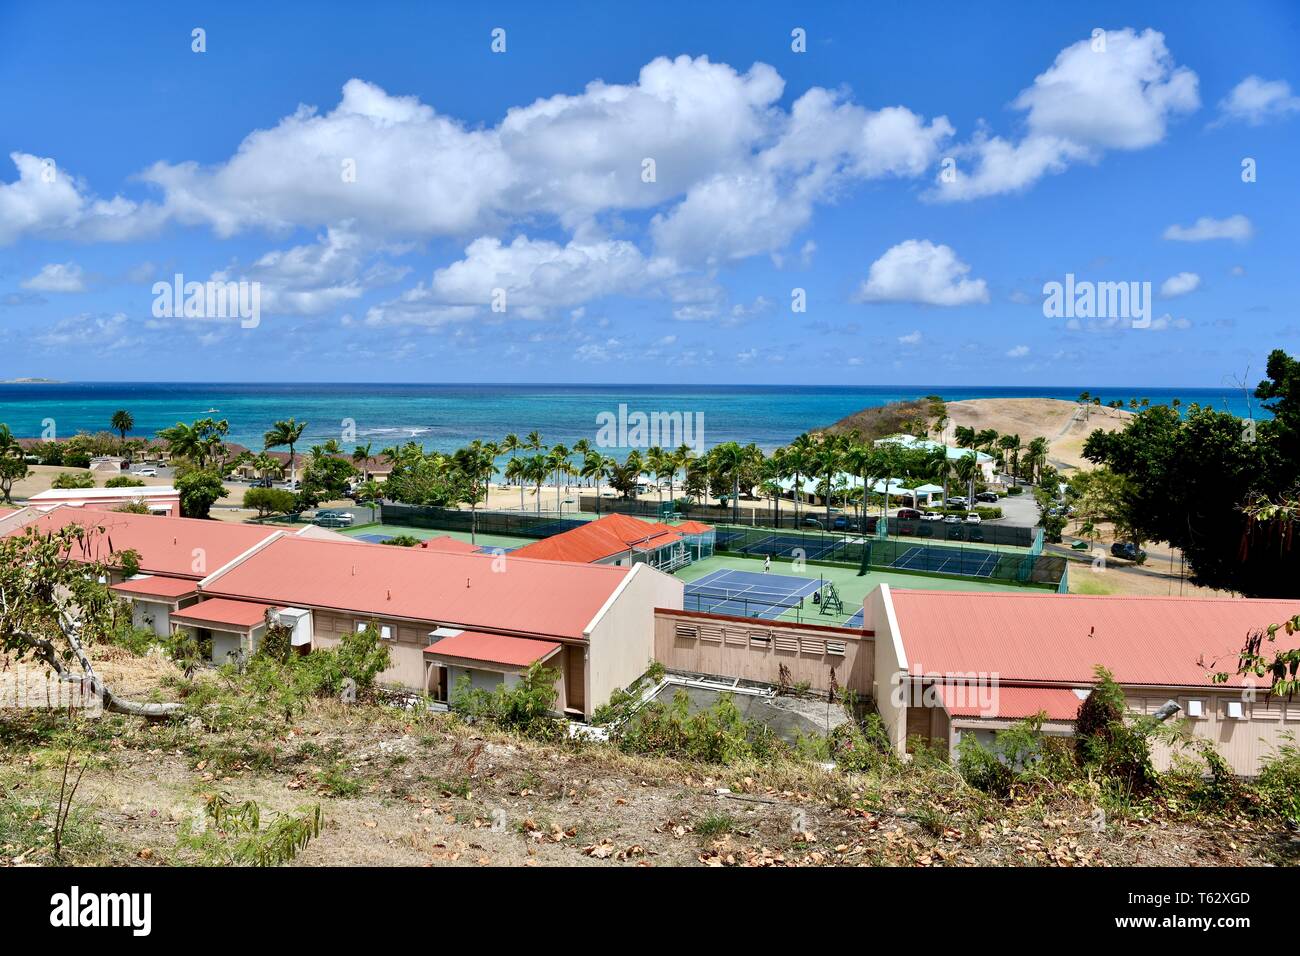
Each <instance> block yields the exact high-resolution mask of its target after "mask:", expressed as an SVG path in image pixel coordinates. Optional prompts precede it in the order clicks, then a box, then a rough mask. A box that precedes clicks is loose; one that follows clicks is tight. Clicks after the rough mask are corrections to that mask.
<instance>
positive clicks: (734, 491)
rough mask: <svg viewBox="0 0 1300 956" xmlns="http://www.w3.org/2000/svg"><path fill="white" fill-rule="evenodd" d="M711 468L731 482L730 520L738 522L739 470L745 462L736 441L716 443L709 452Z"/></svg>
mask: <svg viewBox="0 0 1300 956" xmlns="http://www.w3.org/2000/svg"><path fill="white" fill-rule="evenodd" d="M709 458H710V460H711V461H712V463H713V469H714V470H715V471H716V472H717V474H718V475H719V476H720V477H723V478H726V479H729V481H730V484H731V509H732V510H731V520H732V521H733V522H734V523H737V524H738V523H739V522H740V470H741V467H742V466H743V465H744V463H745V452H744V449H742V448H741V447H740V445H739V444H738V443H737V442H734V441H729V442H724V443H723V444H721V445H717V446H716V447H714V449H713V450H712V451H711V452H710V453H709Z"/></svg>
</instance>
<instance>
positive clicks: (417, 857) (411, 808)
mask: <svg viewBox="0 0 1300 956" xmlns="http://www.w3.org/2000/svg"><path fill="white" fill-rule="evenodd" d="M97 656H98V658H99V660H100V666H101V670H102V671H103V674H104V676H105V677H106V678H107V679H109V680H110V681H115V682H116V683H117V685H118V686H119V688H120V689H121V690H123V691H130V692H133V693H144V692H147V691H148V690H150V689H159V688H161V689H162V694H163V696H166V690H167V688H166V686H165V682H164V681H163V678H164V677H165V676H166V673H167V671H168V669H169V668H173V665H171V664H170V663H169V662H167V661H164V660H162V659H161V658H158V657H156V656H155V657H149V658H144V659H141V658H135V657H133V656H131V655H130V654H128V653H127V652H125V651H122V650H118V649H100V650H99V652H98V654H97ZM204 679H214V680H215V679H217V678H216V677H215V676H208V677H205V678H204ZM33 719H34V718H32V717H31V716H30V715H22V716H15V715H14V713H13V712H12V711H10V712H4V713H0V783H2V784H3V789H4V791H5V794H4V796H6V797H7V798H8V799H10V800H20V801H21V800H23V799H25V798H34V797H35V796H36V795H37V794H38V793H45V794H48V793H49V792H50V791H51V789H52V790H53V791H54V792H57V788H58V776H59V772H60V770H61V767H62V751H60V750H59V749H57V748H54V747H44V746H41V745H39V744H38V743H36V742H35V741H36V735H35V734H30V735H27V734H25V733H24V731H25V730H26V729H28V726H27V725H25V724H24V721H30V720H33ZM45 719H47V720H49V719H52V718H48V717H47V718H45ZM104 719H105V720H109V721H114V722H115V723H114V725H113V731H112V733H111V734H109V735H105V736H106V737H107V740H108V744H107V746H106V747H102V748H101V749H100V751H99V752H97V753H96V754H95V756H96V761H97V763H96V764H95V765H94V766H93V767H92V769H91V770H89V771H88V772H87V773H86V776H85V779H84V780H83V782H82V786H81V790H80V791H79V793H78V798H77V802H78V805H79V807H81V808H82V811H83V812H84V813H88V814H89V815H90V816H91V817H92V818H93V820H94V822H95V823H96V824H97V825H98V827H99V829H100V831H101V833H102V836H103V840H102V841H101V842H100V843H99V844H97V845H96V847H95V848H94V849H93V850H88V851H85V852H84V853H83V854H82V855H81V856H80V857H78V858H75V859H73V860H71V861H70V862H74V863H83V864H86V863H89V864H100V865H139V866H153V865H167V864H175V863H182V862H183V863H194V862H203V860H199V859H195V858H194V857H193V855H192V853H193V851H192V850H189V849H186V848H184V847H183V846H181V845H178V835H179V834H180V833H181V830H182V825H183V822H184V821H193V820H195V819H198V818H200V817H201V814H202V806H203V800H204V797H205V796H206V795H208V794H211V793H214V792H220V793H224V794H226V795H227V796H228V797H229V799H231V800H234V801H242V800H249V799H251V800H255V801H257V803H258V804H259V805H260V807H261V809H262V813H263V819H264V820H269V819H270V818H271V817H272V815H273V814H274V813H293V812H295V811H297V810H299V809H301V808H302V807H304V806H310V805H316V804H319V805H320V807H321V809H322V812H323V816H324V821H325V823H324V828H323V831H322V832H321V834H320V835H319V836H318V837H317V838H316V839H314V840H313V841H312V842H311V844H310V845H309V846H308V847H307V849H306V850H305V851H304V852H303V853H302V854H301V855H300V856H299V857H298V858H297V860H296V861H295V865H339V866H342V865H389V866H393V865H405V866H419V865H432V866H547V865H564V866H697V865H704V866H824V865H899V866H980V865H996V866H1001V865H1027V866H1131V865H1179V866H1202V865H1204V866H1208V865H1214V866H1256V865H1262V864H1263V865H1267V864H1270V863H1273V862H1287V861H1293V860H1294V857H1295V854H1296V851H1297V847H1296V846H1295V845H1294V844H1295V843H1296V841H1295V840H1293V839H1292V838H1291V837H1289V836H1288V835H1286V834H1279V833H1278V832H1276V831H1274V832H1267V831H1264V830H1261V829H1259V828H1257V827H1254V826H1252V825H1251V824H1250V823H1249V822H1248V821H1245V820H1230V821H1224V820H1212V821H1206V820H1200V821H1196V820H1192V819H1190V818H1185V817H1181V816H1179V815H1177V814H1176V813H1173V814H1165V813H1158V814H1157V815H1158V819H1149V818H1147V817H1144V816H1142V815H1141V814H1136V815H1133V816H1130V817H1127V818H1124V819H1115V820H1112V821H1109V822H1107V823H1105V824H1104V825H1103V826H1100V827H1098V826H1097V825H1096V821H1097V815H1096V808H1095V806H1094V803H1093V801H1092V800H1091V799H1090V798H1089V797H1088V796H1087V795H1074V796H1071V797H1068V798H1066V797H1061V798H1059V799H1058V798H1053V799H1051V800H1049V801H1047V802H1046V803H1044V802H1043V801H1041V800H1035V801H1032V802H1030V801H1026V802H1025V803H1024V804H1015V805H1011V806H1007V805H1003V804H998V803H995V802H992V801H990V800H988V799H987V798H985V797H982V796H980V795H978V794H976V793H975V792H974V791H971V790H969V789H968V788H966V787H965V785H964V784H962V783H961V782H960V780H959V778H958V777H957V776H956V773H955V771H954V770H952V769H951V768H949V767H932V768H930V769H929V770H927V771H925V774H924V775H923V776H922V775H915V774H914V772H913V771H910V770H907V769H895V770H890V771H882V772H879V773H873V774H869V775H847V774H842V773H840V772H838V771H828V770H824V769H822V768H820V767H818V766H817V765H816V764H804V763H799V764H795V763H791V762H788V761H787V762H781V763H776V764H769V765H757V764H753V765H741V766H732V767H721V766H717V765H701V764H692V763H685V762H680V761H676V760H669V759H662V758H650V757H641V756H635V755H628V754H624V753H622V752H620V751H618V750H617V749H615V748H614V747H612V746H609V745H601V744H585V745H580V746H579V745H569V744H564V745H547V744H541V743H537V742H534V741H530V740H526V739H521V738H518V737H514V736H510V735H507V734H505V733H502V732H500V731H496V730H493V729H490V728H488V727H485V726H482V725H479V726H467V725H465V724H463V723H462V722H460V721H459V720H458V719H456V718H454V717H452V716H450V715H446V714H429V713H424V712H420V713H413V712H405V711H401V710H397V709H395V708H391V707H383V706H379V705H354V706H351V707H347V706H344V705H342V704H338V703H334V702H318V703H315V704H313V705H311V706H310V708H309V710H308V711H307V713H305V714H302V715H300V716H298V717H296V718H295V719H294V720H293V721H292V722H291V723H284V724H282V725H279V724H277V725H274V726H273V727H272V728H270V730H269V731H268V730H263V731H260V732H258V733H256V734H249V733H247V732H245V731H242V730H239V729H226V730H208V731H205V730H204V729H203V728H202V727H199V726H179V727H178V726H175V725H167V724H164V725H153V726H149V725H145V724H143V723H141V722H139V721H135V720H133V719H125V718H118V717H107V718H104ZM37 812H39V811H37ZM0 832H3V831H0ZM49 862H51V860H50V859H49V851H48V848H45V849H40V848H37V849H31V848H24V847H19V846H16V845H14V844H12V843H5V841H4V839H3V838H0V865H10V864H15V863H17V864H19V865H21V864H29V865H30V864H41V863H49Z"/></svg>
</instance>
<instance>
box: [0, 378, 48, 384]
mask: <svg viewBox="0 0 1300 956" xmlns="http://www.w3.org/2000/svg"><path fill="white" fill-rule="evenodd" d="M62 384H63V382H61V381H59V380H58V379H57V378H6V379H0V385H62Z"/></svg>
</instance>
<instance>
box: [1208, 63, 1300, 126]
mask: <svg viewBox="0 0 1300 956" xmlns="http://www.w3.org/2000/svg"><path fill="white" fill-rule="evenodd" d="M1293 113H1300V96H1295V95H1293V94H1292V93H1291V84H1290V83H1288V82H1286V80H1265V79H1264V78H1263V77H1260V76H1255V75H1253V74H1252V75H1251V76H1248V77H1246V78H1245V79H1244V80H1242V81H1241V82H1240V83H1238V84H1237V85H1236V86H1234V87H1233V88H1232V92H1231V93H1229V94H1228V95H1227V96H1225V97H1224V98H1223V99H1222V100H1221V101H1220V102H1219V119H1218V120H1217V124H1222V123H1227V122H1231V121H1234V120H1235V121H1239V122H1243V123H1249V124H1250V125H1251V126H1259V125H1261V124H1263V123H1266V122H1268V121H1269V120H1275V119H1283V118H1285V117H1287V116H1290V115H1291V114H1293Z"/></svg>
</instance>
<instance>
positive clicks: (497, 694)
mask: <svg viewBox="0 0 1300 956" xmlns="http://www.w3.org/2000/svg"><path fill="white" fill-rule="evenodd" d="M559 677H560V674H559V671H556V670H553V669H551V668H548V667H543V666H542V665H541V663H540V662H535V663H533V664H532V665H531V666H530V667H529V668H528V670H527V671H525V672H524V673H523V674H522V675H520V678H519V681H518V683H516V684H515V685H514V686H507V685H506V684H505V682H504V681H503V682H502V683H501V684H499V685H497V687H496V689H495V690H492V691H489V690H484V689H483V688H481V687H474V686H473V685H472V684H471V682H470V679H469V676H468V675H465V674H462V675H461V677H460V679H459V680H457V681H456V686H455V687H454V688H452V692H451V709H452V710H454V711H455V712H456V713H458V714H460V715H461V716H462V717H466V718H469V719H471V720H487V721H490V722H492V723H495V724H497V725H499V726H501V727H505V728H507V729H510V730H516V731H519V732H520V733H522V734H524V735H525V736H529V737H537V738H541V739H548V740H549V739H557V738H559V737H560V736H561V735H563V734H564V732H565V730H564V722H563V721H562V720H560V719H558V718H556V717H555V716H554V714H553V708H554V706H555V698H556V696H557V692H556V690H555V682H556V681H557V680H559Z"/></svg>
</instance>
